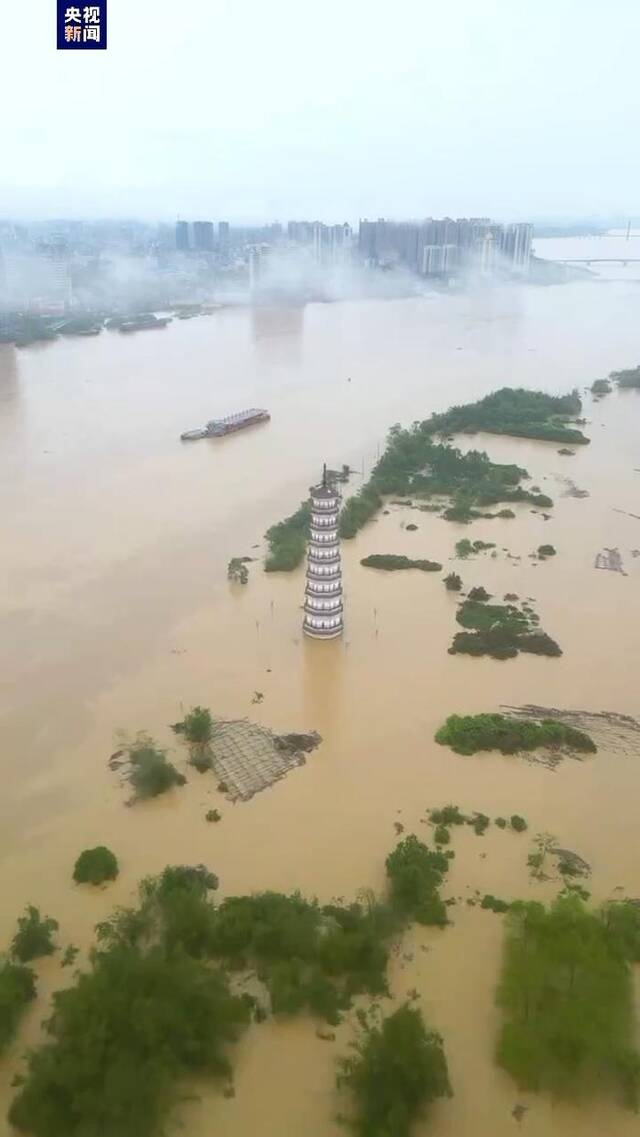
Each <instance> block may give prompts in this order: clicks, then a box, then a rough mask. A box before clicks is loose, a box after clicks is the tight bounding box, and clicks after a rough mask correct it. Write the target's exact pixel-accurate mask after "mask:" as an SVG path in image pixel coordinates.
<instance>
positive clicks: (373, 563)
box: [360, 553, 442, 572]
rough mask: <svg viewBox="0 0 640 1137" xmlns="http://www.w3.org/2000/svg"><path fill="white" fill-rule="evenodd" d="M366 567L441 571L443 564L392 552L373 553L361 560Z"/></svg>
mask: <svg viewBox="0 0 640 1137" xmlns="http://www.w3.org/2000/svg"><path fill="white" fill-rule="evenodd" d="M360 564H361V565H364V566H365V568H375V569H386V571H387V572H397V571H398V570H402V569H420V571H421V572H440V571H441V570H442V565H440V564H438V562H437V561H425V560H422V561H421V560H412V558H411V557H403V556H397V555H395V554H392V553H371V555H370V556H368V557H363V559H362V560H361V561H360Z"/></svg>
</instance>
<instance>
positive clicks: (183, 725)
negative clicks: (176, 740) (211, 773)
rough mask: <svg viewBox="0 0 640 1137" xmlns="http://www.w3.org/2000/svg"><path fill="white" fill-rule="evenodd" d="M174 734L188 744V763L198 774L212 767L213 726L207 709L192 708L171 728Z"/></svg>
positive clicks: (211, 717)
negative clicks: (180, 736)
mask: <svg viewBox="0 0 640 1137" xmlns="http://www.w3.org/2000/svg"><path fill="white" fill-rule="evenodd" d="M171 729H172V731H173V732H174V734H179V735H182V737H183V738H185V740H186V741H187V743H188V744H189V762H190V763H191V765H192V766H195V768H196V770H198V772H199V773H201V774H204V773H205V772H206V771H207V770H210V769H211V768H212V766H213V754H212V752H211V740H212V738H213V734H214V729H215V724H214V720H213V716H212V714H211V711H210V710H209V708H208V707H192V709H191V710H190V711H188V712H187V714H186V715H185V717H184V719H183V720H182V722H174V723H173V724H172V726H171Z"/></svg>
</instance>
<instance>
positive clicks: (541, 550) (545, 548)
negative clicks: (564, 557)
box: [538, 545, 556, 560]
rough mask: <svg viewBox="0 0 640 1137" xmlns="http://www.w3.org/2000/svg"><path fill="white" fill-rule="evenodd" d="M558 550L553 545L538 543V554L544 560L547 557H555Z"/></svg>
mask: <svg viewBox="0 0 640 1137" xmlns="http://www.w3.org/2000/svg"><path fill="white" fill-rule="evenodd" d="M555 555H556V550H555V549H554V547H553V545H538V556H539V557H541V558H542V559H543V560H544V558H545V557H555Z"/></svg>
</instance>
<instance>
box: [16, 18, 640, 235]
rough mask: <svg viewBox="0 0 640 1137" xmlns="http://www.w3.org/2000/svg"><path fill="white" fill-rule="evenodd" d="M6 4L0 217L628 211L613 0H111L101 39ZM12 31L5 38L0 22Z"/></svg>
mask: <svg viewBox="0 0 640 1137" xmlns="http://www.w3.org/2000/svg"><path fill="white" fill-rule="evenodd" d="M28 11H29V28H28V34H25V33H24V20H23V16H22V15H21V14H19V12H18V7H17V6H15V5H14V6H13V7H12V9H11V11H10V12H7V13H6V14H5V16H4V19H3V23H4V26H5V32H6V34H5V35H4V36H3V37H2V42H1V44H0V76H1V78H0V91H1V92H2V95H3V101H4V105H5V107H7V106H8V107H11V108H13V109H14V121H13V122H12V121H11V120H10V119H7V118H5V125H4V128H3V145H2V170H3V174H2V177H1V178H0V216H5V217H12V218H15V219H17V220H20V219H26V218H28V217H29V218H33V217H74V218H79V219H82V218H89V217H92V218H95V217H115V218H120V217H122V218H124V217H127V218H133V217H136V218H140V219H142V220H150V221H151V220H154V221H155V220H166V221H170V220H173V219H175V217H176V216H178V215H181V216H184V217H188V218H193V217H197V216H202V217H213V218H221V217H223V218H225V219H228V220H229V221H231V222H236V223H242V222H244V223H249V222H251V221H262V220H267V219H271V218H273V219H280V220H283V221H284V220H286V219H288V218H295V217H310V218H316V217H318V218H322V219H326V220H330V221H342V220H349V221H351V222H353V221H357V219H358V218H360V217H370V218H371V217H374V218H375V217H378V216H393V217H397V218H412V217H425V216H442V215H451V216H465V215H473V216H490V217H495V218H499V219H502V220H525V219H529V218H532V217H533V218H537V219H540V220H543V219H545V218H548V219H554V218H558V217H566V218H576V219H578V218H585V217H597V216H606V217H611V216H618V217H621V218H622V217H625V216H631V215H634V214H638V212H640V201H639V199H638V189H637V186H638V184H639V181H640V179H639V175H640V157H639V155H638V151H637V147H634V145H633V139H634V135H635V127H636V123H637V120H638V111H639V110H640V95H639V91H638V84H637V80H636V77H635V72H636V58H635V53H636V47H635V43H636V41H637V37H638V33H640V10H639V9H638V8H637V7H635V8H634V9H632V8H631V7H630V5H629V4H628V3H627V2H626V0H612V3H611V4H610V5H609V6H608V8H607V11H606V20H603V17H602V7H601V5H600V4H598V3H596V0H583V2H582V3H580V4H578V3H577V0H565V3H564V4H560V5H558V4H554V3H552V2H551V0H540V2H539V3H538V4H537V5H536V6H535V8H534V7H533V6H528V10H527V11H523V10H516V9H514V8H513V7H512V6H509V5H507V4H506V3H505V2H504V0H486V3H485V4H483V5H482V6H481V7H479V6H478V5H477V4H476V3H474V2H473V0H454V2H453V3H452V4H450V5H449V6H448V7H447V9H446V11H445V10H444V9H443V8H442V7H440V6H435V5H425V4H424V3H420V2H419V0H399V3H397V4H395V5H394V7H393V9H389V8H388V7H387V6H386V5H382V4H381V3H377V4H375V3H374V4H373V5H372V4H365V3H364V2H363V0H354V2H352V3H351V4H350V5H340V4H338V3H337V2H336V0H328V2H327V3H326V4H324V5H323V6H322V7H321V8H320V7H318V9H317V10H308V9H307V10H305V11H302V10H301V9H300V7H299V6H298V5H295V4H294V3H293V2H292V0H273V2H272V3H271V4H270V5H269V6H259V5H257V4H244V5H238V4H237V3H236V4H234V5H232V4H231V3H230V2H229V0H224V2H222V3H219V4H218V5H216V6H211V5H210V4H209V3H207V0H190V3H189V4H188V5H187V6H182V7H181V8H180V9H178V7H177V6H176V5H175V4H172V3H169V0H137V3H136V5H135V9H134V6H133V5H130V4H128V3H127V2H126V0H109V46H108V49H107V51H105V52H64V51H63V52H58V51H56V49H55V5H54V3H53V0H32V3H31V4H30V5H29V8H28ZM14 31H15V34H13V33H14Z"/></svg>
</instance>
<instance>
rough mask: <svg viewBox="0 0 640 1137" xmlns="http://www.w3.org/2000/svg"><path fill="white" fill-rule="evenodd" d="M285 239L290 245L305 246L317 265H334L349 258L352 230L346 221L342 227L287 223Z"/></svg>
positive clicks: (310, 222) (319, 223)
mask: <svg viewBox="0 0 640 1137" xmlns="http://www.w3.org/2000/svg"><path fill="white" fill-rule="evenodd" d="M287 238H288V240H289V242H290V243H292V244H295V245H303V246H307V247H308V248H309V249H310V250H311V251H312V253H313V259H314V260H315V261H316V263H317V264H326V265H331V264H336V263H339V262H341V261H344V260H346V259H348V258H350V256H351V251H352V240H353V230H352V228H351V226H350V225H349V224H348V223H347V222H346V221H345V222H343V224H342V225H325V224H324V222H323V221H289V223H288V225H287Z"/></svg>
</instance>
